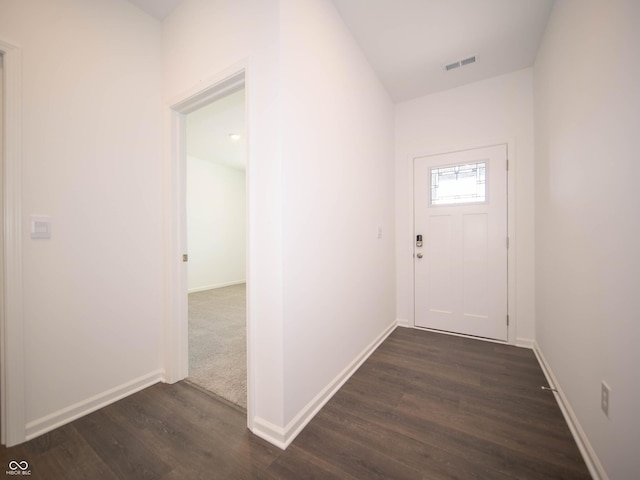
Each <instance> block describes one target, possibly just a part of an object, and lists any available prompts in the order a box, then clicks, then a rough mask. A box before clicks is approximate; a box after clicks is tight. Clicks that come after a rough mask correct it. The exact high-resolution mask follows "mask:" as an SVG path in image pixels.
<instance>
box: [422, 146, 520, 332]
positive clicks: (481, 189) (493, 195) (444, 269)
mask: <svg viewBox="0 0 640 480" xmlns="http://www.w3.org/2000/svg"><path fill="white" fill-rule="evenodd" d="M414 216H415V217H414V227H415V231H414V275H415V276H414V288H415V325H416V326H417V327H424V328H430V329H435V330H442V331H446V332H454V333H461V334H466V335H473V336H478V337H485V338H492V339H496V340H504V341H506V340H507V321H508V320H507V248H508V246H507V146H506V145H497V146H492V147H485V148H478V149H473V150H464V151H460V152H453V153H447V154H442V155H433V156H427V157H420V158H415V159H414Z"/></svg>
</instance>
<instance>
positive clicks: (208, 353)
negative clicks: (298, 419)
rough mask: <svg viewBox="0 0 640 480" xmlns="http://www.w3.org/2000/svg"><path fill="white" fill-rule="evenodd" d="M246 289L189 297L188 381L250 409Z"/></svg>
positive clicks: (210, 292)
mask: <svg viewBox="0 0 640 480" xmlns="http://www.w3.org/2000/svg"><path fill="white" fill-rule="evenodd" d="M245 299H246V285H245V284H241V285H233V286H231V287H224V288H216V289H214V290H206V291H204V292H195V293H190V294H189V377H188V380H190V381H191V382H193V383H195V384H196V385H199V386H200V387H202V388H205V389H206V390H209V391H210V392H213V393H214V394H216V395H219V396H221V397H222V398H224V399H226V400H228V401H230V402H232V403H235V404H236V405H239V406H241V407H242V408H245V409H246V408H247V342H246V301H245Z"/></svg>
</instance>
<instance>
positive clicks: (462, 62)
mask: <svg viewBox="0 0 640 480" xmlns="http://www.w3.org/2000/svg"><path fill="white" fill-rule="evenodd" d="M471 63H476V57H475V56H473V57H469V58H465V59H464V60H460V65H462V66H463V67H464V66H465V65H469V64H471Z"/></svg>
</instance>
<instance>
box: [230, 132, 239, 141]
mask: <svg viewBox="0 0 640 480" xmlns="http://www.w3.org/2000/svg"><path fill="white" fill-rule="evenodd" d="M240 138H241V137H240V134H239V133H230V134H229V139H230V140H231V141H232V142H237V141H238V140H240Z"/></svg>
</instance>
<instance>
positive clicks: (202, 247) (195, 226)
mask: <svg viewBox="0 0 640 480" xmlns="http://www.w3.org/2000/svg"><path fill="white" fill-rule="evenodd" d="M245 123H246V122H245V89H244V88H239V89H238V90H236V91H233V92H231V93H228V94H227V95H225V96H223V97H221V98H218V99H216V100H214V101H212V102H211V103H209V104H207V105H205V106H202V107H200V108H199V109H197V110H195V111H193V112H190V113H189V114H187V118H186V229H187V253H188V264H187V270H188V274H187V284H188V323H189V325H188V338H189V374H188V377H187V380H189V381H190V382H191V383H194V384H196V385H197V386H199V387H201V388H204V389H206V390H208V391H210V392H212V393H214V394H215V395H217V396H219V397H222V398H223V399H225V400H227V401H229V402H231V403H233V404H235V405H238V406H240V407H242V408H244V409H246V407H247V351H246V345H247V340H246V224H247V222H246V173H245V172H246V143H245V130H246V128H245Z"/></svg>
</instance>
